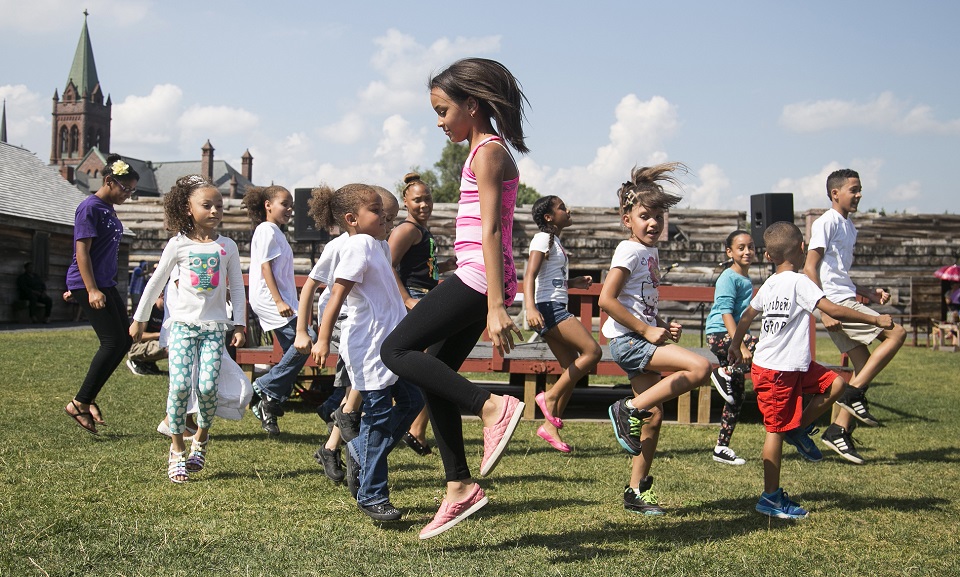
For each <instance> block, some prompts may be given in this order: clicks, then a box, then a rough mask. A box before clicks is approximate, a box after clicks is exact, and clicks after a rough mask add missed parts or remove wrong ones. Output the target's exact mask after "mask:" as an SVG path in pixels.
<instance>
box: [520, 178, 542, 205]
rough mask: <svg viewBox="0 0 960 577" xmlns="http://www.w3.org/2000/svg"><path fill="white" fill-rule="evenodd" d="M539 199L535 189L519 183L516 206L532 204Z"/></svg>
mask: <svg viewBox="0 0 960 577" xmlns="http://www.w3.org/2000/svg"><path fill="white" fill-rule="evenodd" d="M538 198H540V193H539V192H537V189H535V188H533V187H532V186H527V185H526V184H524V183H522V182H521V183H520V186H519V187H517V204H518V205H520V204H533V203H534V202H536V200H537V199H538Z"/></svg>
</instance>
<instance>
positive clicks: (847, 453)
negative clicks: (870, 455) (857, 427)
mask: <svg viewBox="0 0 960 577" xmlns="http://www.w3.org/2000/svg"><path fill="white" fill-rule="evenodd" d="M852 429H853V428H852V427H851V430H850V431H847V430H846V429H844V428H843V427H841V426H840V425H837V424H836V423H832V424H831V425H830V426H829V427H827V430H826V431H824V432H823V435H821V436H820V440H821V441H822V442H823V444H824V445H826V446H828V447H830V448H831V449H833V450H834V451H836V452H837V454H838V455H840V456H841V457H843V458H844V459H846V460H848V461H850V462H851V463H856V464H858V465H862V464H863V457H861V456H860V453H858V452H857V449H856V447H855V446H854V444H853V436H852V435H851V433H852V432H853V430H852Z"/></svg>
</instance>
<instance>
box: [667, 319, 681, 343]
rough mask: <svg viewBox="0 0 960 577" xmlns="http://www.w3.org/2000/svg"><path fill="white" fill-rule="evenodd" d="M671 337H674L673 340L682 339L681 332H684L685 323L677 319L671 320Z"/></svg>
mask: <svg viewBox="0 0 960 577" xmlns="http://www.w3.org/2000/svg"><path fill="white" fill-rule="evenodd" d="M668 330H669V331H670V338H671V339H673V342H677V341H679V340H680V334H681V333H682V332H683V325H681V324H680V323H678V322H677V321H670V328H669V329H668Z"/></svg>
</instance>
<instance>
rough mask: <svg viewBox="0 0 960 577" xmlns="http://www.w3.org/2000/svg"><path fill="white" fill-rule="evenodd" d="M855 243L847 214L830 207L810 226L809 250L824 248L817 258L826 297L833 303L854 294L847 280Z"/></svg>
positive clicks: (851, 282)
mask: <svg viewBox="0 0 960 577" xmlns="http://www.w3.org/2000/svg"><path fill="white" fill-rule="evenodd" d="M856 244H857V227H855V226H854V225H853V221H852V220H851V219H850V217H847V218H843V215H841V214H840V213H839V212H837V211H836V210H834V209H833V208H831V209H830V210H828V211H827V212H825V213H823V214H822V215H821V216H820V218H818V219H817V220H815V221H813V225H811V227H810V246H809V249H810V250H814V249H820V248H822V249H823V259H822V260H821V261H820V285H821V286H822V287H823V292H824V294H826V295H827V298H828V299H830V300H832V301H833V302H835V303H838V302H842V301H845V300H847V299H850V298H855V297H856V296H857V287H856V286H854V284H853V280H851V279H850V268H851V267H852V266H853V247H854V246H855V245H856Z"/></svg>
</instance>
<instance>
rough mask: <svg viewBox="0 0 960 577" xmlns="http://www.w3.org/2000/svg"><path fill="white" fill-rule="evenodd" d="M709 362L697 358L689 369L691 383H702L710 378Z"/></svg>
mask: <svg viewBox="0 0 960 577" xmlns="http://www.w3.org/2000/svg"><path fill="white" fill-rule="evenodd" d="M710 369H711V366H710V361H708V360H707V359H705V358H703V357H700V356H698V357H697V360H696V362H694V364H693V366H692V367H690V369H689V371H690V381H691V382H692V383H702V382H704V381H706V380H707V378H708V377H709V376H710Z"/></svg>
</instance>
